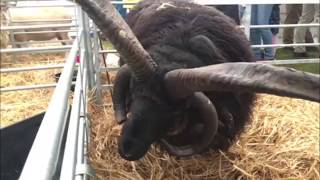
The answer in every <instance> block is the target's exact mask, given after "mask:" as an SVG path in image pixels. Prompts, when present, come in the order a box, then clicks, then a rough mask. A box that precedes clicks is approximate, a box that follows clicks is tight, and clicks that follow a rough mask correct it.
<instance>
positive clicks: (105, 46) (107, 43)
mask: <svg viewBox="0 0 320 180" xmlns="http://www.w3.org/2000/svg"><path fill="white" fill-rule="evenodd" d="M102 46H103V49H114V47H113V45H112V44H111V43H110V42H109V41H102Z"/></svg>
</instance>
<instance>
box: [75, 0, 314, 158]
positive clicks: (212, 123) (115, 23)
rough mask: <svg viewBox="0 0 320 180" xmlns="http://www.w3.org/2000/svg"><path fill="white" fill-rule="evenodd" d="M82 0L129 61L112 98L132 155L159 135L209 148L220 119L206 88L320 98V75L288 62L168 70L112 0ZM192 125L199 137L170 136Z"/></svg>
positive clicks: (193, 149)
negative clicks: (290, 66)
mask: <svg viewBox="0 0 320 180" xmlns="http://www.w3.org/2000/svg"><path fill="white" fill-rule="evenodd" d="M77 2H78V3H79V4H80V5H81V6H82V8H83V10H85V11H86V12H87V14H88V15H89V16H90V17H91V19H92V20H93V21H94V22H95V23H96V25H97V26H98V27H99V28H100V30H101V31H102V32H103V33H104V34H105V35H107V36H108V38H109V40H110V41H111V42H112V44H113V45H114V47H115V48H116V49H117V50H118V52H119V53H120V55H121V57H122V58H123V59H124V60H125V63H126V65H124V66H122V67H121V68H120V70H119V72H118V74H117V77H116V80H115V83H114V96H113V103H114V110H115V117H116V120H117V121H118V123H124V125H123V128H122V132H121V135H120V138H119V153H120V155H121V156H122V157H123V158H125V159H127V160H137V159H139V158H141V157H143V156H144V155H145V153H146V152H147V151H148V149H149V147H150V146H151V144H152V143H154V142H156V141H159V140H161V141H162V143H163V145H164V147H166V149H167V150H168V151H169V152H170V153H172V154H174V155H177V156H188V155H192V154H195V153H199V152H201V151H203V150H205V149H206V148H208V146H209V145H210V144H211V143H212V141H213V139H214V138H215V136H216V133H217V129H218V127H219V126H220V125H221V122H220V120H219V116H218V113H217V110H216V107H215V105H214V103H212V102H211V100H210V99H209V98H208V97H207V96H206V95H205V93H203V92H210V91H214V92H235V93H238V94H241V93H269V94H275V95H279V96H287V97H292V98H301V99H306V100H310V101H316V102H319V101H320V78H319V76H317V75H314V74H310V73H305V72H300V71H296V70H293V69H288V68H281V67H275V66H271V65H264V64H258V63H249V62H247V63H246V62H238V63H220V64H216V65H210V66H204V67H198V68H191V69H174V70H171V71H168V72H165V73H163V72H162V71H161V70H160V69H161V68H160V67H159V65H158V64H157V63H156V61H154V60H153V58H152V56H151V55H150V54H149V53H148V52H147V51H146V50H145V49H144V48H143V46H142V45H141V44H140V42H139V41H138V39H137V38H136V37H135V35H134V34H133V33H132V31H131V29H130V28H129V26H128V25H127V24H126V23H125V21H124V20H123V19H122V18H121V16H120V15H119V14H118V13H117V12H116V10H115V9H114V8H113V6H112V5H111V4H110V2H109V1H105V0H77ZM198 38H205V37H201V36H199V37H198ZM204 41H205V40H204ZM213 46H214V45H213ZM213 49H214V48H213ZM217 53H218V52H217ZM137 92H140V93H137ZM130 93H133V95H131V96H130V99H128V94H130ZM194 118H196V119H197V122H200V123H195V122H194V121H192V120H193V119H194ZM190 125H193V126H192V127H188V128H189V131H188V133H191V134H192V133H193V134H194V137H193V138H197V140H196V141H193V142H196V143H190V144H188V143H184V144H179V143H173V142H171V141H170V140H168V138H166V137H170V135H176V134H179V133H182V131H183V130H184V129H185V128H187V126H190ZM186 137H187V136H186ZM188 137H189V136H188ZM187 142H188V141H187ZM190 142H191V141H190Z"/></svg>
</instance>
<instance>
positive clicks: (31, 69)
mask: <svg viewBox="0 0 320 180" xmlns="http://www.w3.org/2000/svg"><path fill="white" fill-rule="evenodd" d="M64 66H65V64H56V65H46V66H34V67H21V68H7V69H0V73H12V72H24V71H35V70H48V69H58V68H63V67H64Z"/></svg>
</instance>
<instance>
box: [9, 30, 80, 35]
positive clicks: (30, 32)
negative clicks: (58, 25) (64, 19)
mask: <svg viewBox="0 0 320 180" xmlns="http://www.w3.org/2000/svg"><path fill="white" fill-rule="evenodd" d="M76 31H77V30H76V29H70V30H56V31H29V32H13V34H15V35H16V34H39V33H63V32H76Z"/></svg>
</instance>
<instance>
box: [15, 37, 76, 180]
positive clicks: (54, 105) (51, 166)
mask: <svg viewBox="0 0 320 180" xmlns="http://www.w3.org/2000/svg"><path fill="white" fill-rule="evenodd" d="M77 51H78V41H77V40H75V41H74V43H73V46H72V49H71V51H70V54H69V56H68V58H67V60H66V65H65V68H64V70H63V73H62V74H61V77H60V79H59V81H58V85H57V87H56V89H55V91H54V93H53V95H52V98H51V101H50V104H49V106H48V110H47V112H46V114H45V116H44V118H43V121H42V123H41V126H40V128H39V131H38V133H37V136H36V138H35V140H34V143H33V145H32V148H31V150H30V152H29V155H28V158H27V160H26V163H25V166H24V168H23V170H22V173H21V176H20V179H21V180H30V179H53V177H54V175H55V173H56V168H57V163H58V158H59V152H60V150H59V149H60V147H61V141H62V135H63V132H64V128H65V124H66V121H64V117H65V114H66V113H67V112H66V110H67V102H68V97H69V93H70V86H71V81H72V77H73V69H74V66H75V57H76V54H77ZM48 142H49V143H48ZM35 170H36V172H35Z"/></svg>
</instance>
